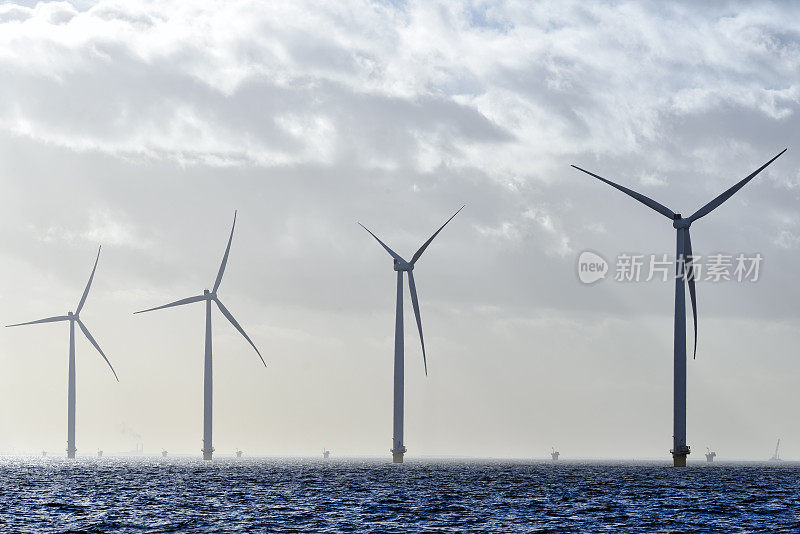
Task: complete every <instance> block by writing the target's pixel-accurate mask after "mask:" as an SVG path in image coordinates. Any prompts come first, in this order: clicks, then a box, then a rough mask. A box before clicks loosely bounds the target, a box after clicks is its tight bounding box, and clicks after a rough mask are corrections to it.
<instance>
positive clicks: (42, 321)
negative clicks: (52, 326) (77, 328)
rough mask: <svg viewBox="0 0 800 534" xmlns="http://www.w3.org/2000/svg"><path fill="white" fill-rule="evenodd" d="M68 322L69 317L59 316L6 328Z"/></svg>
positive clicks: (9, 325) (8, 325)
mask: <svg viewBox="0 0 800 534" xmlns="http://www.w3.org/2000/svg"><path fill="white" fill-rule="evenodd" d="M67 320H69V316H67V315H58V316H56V317H48V318H46V319H39V320H37V321H28V322H27V323H17V324H7V325H6V328H9V327H11V326H25V325H27V324H40V323H55V322H56V321H67Z"/></svg>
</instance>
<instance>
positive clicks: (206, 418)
mask: <svg viewBox="0 0 800 534" xmlns="http://www.w3.org/2000/svg"><path fill="white" fill-rule="evenodd" d="M234 228H236V212H235V211H234V212H233V226H231V235H230V237H229V238H228V246H227V247H226V248H225V255H224V256H222V264H221V265H220V266H219V272H218V273H217V279H216V280H215V281H214V288H213V289H212V290H211V291H209V290H208V289H206V290H204V291H203V294H202V295H197V296H195V297H188V298H185V299H181V300H176V301H175V302H170V303H169V304H164V305H163V306H157V307H155V308H149V309H147V310H141V311H137V312H134V313H135V314H136V313H144V312H150V311H154V310H163V309H164V308H172V307H173V306H182V305H184V304H191V303H193V302H200V301H203V300H204V301H205V302H206V349H205V367H204V370H203V459H204V460H211V457H212V453H213V452H214V447H213V445H212V442H211V423H212V421H211V408H212V390H213V387H212V385H213V381H212V365H211V363H212V360H211V302H214V303H216V305H217V307H218V308H219V311H221V312H222V315H224V316H225V318H226V319H228V321H230V323H231V324H232V325H233V327H234V328H236V330H238V331H239V333H240V334H242V336H244V338H245V339H246V340H247V342H248V343H250V346H252V347H253V349H255V351H256V354H258V357H259V358H261V363H263V364H264V367H266V366H267V363H266V362H265V361H264V358H263V356H261V352H259V350H258V347H256V345H255V343H253V341H252V340H251V339H250V337H249V336H248V335H247V333H245V331H244V329H243V328H242V327H241V326H240V325H239V323H238V322H237V321H236V319H234V318H233V315H232V314H231V312H230V311H228V308H226V307H225V305H224V304H222V302H221V301H220V300H219V297H218V296H217V289H219V285H220V283H221V282H222V275H223V274H224V273H225V265H227V263H228V254H229V253H230V251H231V242H232V241H233V230H234Z"/></svg>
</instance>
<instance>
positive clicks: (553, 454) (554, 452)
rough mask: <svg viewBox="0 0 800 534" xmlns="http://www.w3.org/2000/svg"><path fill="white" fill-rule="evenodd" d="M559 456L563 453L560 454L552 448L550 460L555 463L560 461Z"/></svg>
mask: <svg viewBox="0 0 800 534" xmlns="http://www.w3.org/2000/svg"><path fill="white" fill-rule="evenodd" d="M559 454H561V453H560V452H558V451H557V450H556V448H555V447H551V451H550V458H552V459H553V461H554V462H555V461H557V460H558V455H559Z"/></svg>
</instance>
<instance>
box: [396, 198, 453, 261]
mask: <svg viewBox="0 0 800 534" xmlns="http://www.w3.org/2000/svg"><path fill="white" fill-rule="evenodd" d="M464 206H466V204H464ZM464 206H461V207H460V208H458V211H456V212H455V213H454V214H453V215H452V216H451V217H450V218H449V219H447V220H446V221H445V222H444V224H443V225H442V226H440V227H439V229H438V230H436V232H435V233H434V234H433V235H432V236H431V237H430V239H428V240H427V241H425V243H424V244H423V245H422V246H421V247H419V250H418V251H416V252H415V253H414V256H413V257H412V258H411V265H414V264H415V263H416V262H417V260H418V259H419V257H420V256H422V253H423V252H425V249H426V248H428V245H430V244H431V241H433V238H434V237H436V236H437V235H439V232H441V231H442V228H444V227H445V226H447V223H449V222H450V221H452V220H453V217H455V216H456V215H458V212H459V211H461V210H463V209H464ZM409 272H410V271H409Z"/></svg>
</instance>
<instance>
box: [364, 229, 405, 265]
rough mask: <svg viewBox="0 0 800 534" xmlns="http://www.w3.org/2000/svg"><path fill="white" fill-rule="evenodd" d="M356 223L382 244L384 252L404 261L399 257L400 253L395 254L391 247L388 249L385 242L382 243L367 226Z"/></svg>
mask: <svg viewBox="0 0 800 534" xmlns="http://www.w3.org/2000/svg"><path fill="white" fill-rule="evenodd" d="M358 224H359V225H360V226H361V228H363V229H364V230H366V231H367V232H369V235H371V236H372V237H374V238H375V239H376V240H377V241H378V243H380V244H381V246H382V247H383V248H385V249H386V252H388V253H389V254H391V256H392V257H393V258H394V259H396V260H398V261H402V262H403V263H405V262H406V260H404V259H403V258H401V257H400V255H399V254H397V253H396V252H395V251H394V250H392V249H390V248H389V247H387V246H386V243H384V242H383V241H381V240H380V239H378V236H376V235H375V234H373V233H372V232H370V230H369V228H367V227H366V226H364V225H363V224H361V223H358Z"/></svg>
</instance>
